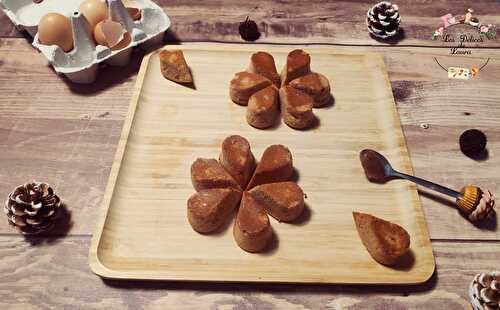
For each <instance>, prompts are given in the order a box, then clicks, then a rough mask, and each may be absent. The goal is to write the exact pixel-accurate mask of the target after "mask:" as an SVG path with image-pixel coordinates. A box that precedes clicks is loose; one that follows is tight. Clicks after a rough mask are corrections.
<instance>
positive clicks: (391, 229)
mask: <svg viewBox="0 0 500 310" xmlns="http://www.w3.org/2000/svg"><path fill="white" fill-rule="evenodd" d="M352 215H353V217H354V222H355V224H356V229H357V230H358V234H359V237H360V239H361V241H362V242H363V245H364V246H365V248H366V250H367V251H368V253H370V255H371V257H372V258H373V259H374V260H376V261H377V262H379V263H380V264H382V265H387V266H392V265H395V264H397V263H398V262H399V261H400V259H401V258H402V257H403V256H404V255H405V254H406V252H408V249H409V248H410V235H409V234H408V232H407V231H406V230H405V229H404V228H403V227H401V226H399V225H398V224H394V223H391V222H389V221H386V220H383V219H381V218H378V217H375V216H373V215H370V214H366V213H360V212H353V213H352Z"/></svg>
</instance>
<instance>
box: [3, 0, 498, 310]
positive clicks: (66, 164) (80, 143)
mask: <svg viewBox="0 0 500 310" xmlns="http://www.w3.org/2000/svg"><path fill="white" fill-rule="evenodd" d="M155 1H156V2H157V3H160V4H161V5H162V6H163V7H164V9H165V11H166V12H167V13H168V14H169V16H170V17H171V18H172V19H173V21H174V24H173V27H172V30H173V31H171V32H169V33H168V35H167V38H166V39H167V40H170V41H178V40H183V41H192V40H207V41H227V42H230V41H234V42H241V39H240V38H239V36H238V35H237V34H236V31H237V30H236V27H237V25H238V23H239V22H240V21H241V20H243V19H244V17H246V15H250V16H251V18H253V19H255V20H256V21H257V22H258V23H259V27H260V29H261V30H262V31H263V38H262V39H261V41H260V42H276V43H290V42H296V43H307V42H315V41H318V42H324V43H331V44H350V43H351V44H357V45H385V44H382V43H379V42H377V41H374V40H372V39H370V37H369V36H368V34H367V32H366V31H365V28H364V21H363V18H362V16H363V15H364V14H365V12H366V10H367V9H368V7H369V6H371V5H372V4H373V2H370V1H366V0H363V1H319V0H318V1H317V2H314V3H312V5H307V7H305V6H304V5H303V3H299V4H297V2H296V1H280V2H279V3H274V2H273V1H270V0H269V1H258V2H257V4H256V5H254V3H255V2H241V1H236V0H232V1H225V2H224V5H222V6H221V3H222V2H220V1H203V2H199V1H190V2H186V1H173V0H172V1H164V0H161V1H157V0H155ZM397 3H398V4H399V5H400V7H401V8H402V17H403V25H402V26H403V28H404V29H405V34H406V38H405V39H404V40H402V41H400V42H397V44H399V45H416V46H429V45H433V44H434V45H437V44H438V42H432V41H430V40H428V36H430V34H431V33H432V31H433V30H434V29H435V24H436V21H437V20H438V19H439V16H441V15H443V14H445V13H448V12H453V13H455V12H462V11H465V9H466V8H467V7H468V6H470V5H473V8H474V9H475V10H476V12H477V14H478V15H479V17H480V19H481V21H491V22H492V23H496V24H498V23H499V22H498V20H499V17H498V16H499V15H500V7H499V5H498V1H495V0H485V1H476V2H474V3H471V2H470V1H462V0H457V1H451V0H438V1H424V2H421V1H418V2H415V1H411V0H406V1H398V2H397ZM312 31H314V33H312ZM0 37H4V38H8V37H12V38H19V37H21V34H20V33H18V32H16V31H15V30H14V29H13V27H12V24H11V23H10V21H9V20H8V19H7V18H6V16H5V15H3V13H1V12H0ZM488 43H489V44H490V46H495V47H497V46H498V39H497V40H495V41H493V42H492V41H490V42H488ZM369 50H379V48H370V49H369ZM379 51H380V52H382V53H384V55H385V59H386V63H387V66H388V67H389V75H390V78H391V83H392V88H393V92H394V96H395V99H396V103H397V106H398V110H399V112H400V117H401V121H402V125H403V129H404V132H405V136H406V138H407V143H408V147H409V150H410V154H411V158H412V163H413V167H414V170H415V172H416V173H417V174H419V175H421V176H423V177H427V178H429V179H433V180H436V181H440V182H445V183H447V184H448V185H450V186H452V185H453V186H460V185H461V183H462V181H471V182H473V183H477V184H480V185H483V186H486V187H489V188H493V189H494V191H495V192H496V193H498V192H500V191H499V186H500V185H499V184H500V181H499V179H498V173H496V172H495V171H497V170H495V169H497V168H498V167H499V165H498V157H497V156H496V154H498V152H499V149H498V148H499V147H498V145H499V143H498V141H499V126H500V125H499V124H498V122H497V120H498V119H499V116H498V113H499V109H497V108H496V107H497V103H498V98H499V94H498V92H499V89H498V87H496V85H497V83H498V80H497V76H498V75H499V72H500V66H499V65H498V63H499V62H500V61H499V58H500V55H499V54H498V52H497V51H491V50H486V51H483V50H481V51H479V50H474V54H476V53H483V54H478V55H480V56H481V57H487V56H488V55H491V57H493V61H492V62H491V63H490V64H489V65H488V68H487V69H486V70H485V71H484V72H482V73H481V74H480V77H479V78H478V80H477V81H474V82H472V81H468V82H460V81H451V80H448V79H447V78H446V76H444V75H443V74H444V71H442V72H440V71H439V70H440V69H439V68H436V66H435V64H434V63H433V60H432V57H430V56H428V55H429V54H434V55H440V56H445V55H446V54H449V51H448V50H447V49H432V50H428V49H422V48H408V49H400V48H394V46H390V47H389V46H387V45H386V46H385V48H381V50H379ZM139 58H140V57H136V58H135V59H139ZM439 59H440V60H442V59H444V60H447V59H449V60H453V61H454V60H455V59H452V58H446V57H445V58H441V57H440V58H439ZM139 64H140V62H139V61H135V62H133V66H132V67H130V68H126V69H116V68H112V69H108V70H107V71H106V72H105V73H104V75H103V74H102V73H101V75H100V77H99V83H100V86H99V87H95V86H90V87H89V86H77V87H72V86H71V85H70V84H68V83H66V82H65V81H64V80H61V79H60V78H59V77H57V76H56V75H55V74H54V73H53V71H52V70H51V69H50V68H49V67H47V66H46V60H45V59H44V58H43V56H42V55H40V54H37V53H36V51H34V50H33V49H32V47H31V45H30V44H29V42H27V41H26V40H25V39H0V94H2V96H0V195H3V196H5V195H7V193H8V192H9V191H10V190H11V189H12V188H11V187H12V186H13V184H17V183H22V182H25V181H27V180H29V179H33V178H36V179H40V178H43V179H44V180H48V181H50V182H52V183H54V182H55V186H56V188H57V189H58V192H59V193H60V194H61V196H63V198H64V199H65V201H66V202H67V203H68V204H69V209H70V211H71V212H72V216H73V219H74V222H73V225H72V226H71V228H70V229H69V231H66V232H63V233H70V234H71V235H72V237H71V236H69V237H67V238H64V239H63V238H58V239H55V240H54V241H53V242H51V243H50V244H49V243H44V245H38V246H31V245H29V244H28V243H26V242H25V241H23V240H22V237H20V236H18V235H11V234H14V231H12V230H10V228H9V227H7V226H6V225H5V222H4V221H0V244H2V245H0V255H1V257H2V260H1V263H0V270H1V271H2V272H1V274H2V281H0V308H8V309H40V308H47V307H50V306H52V307H55V308H71V309H89V308H90V309H102V308H106V309H122V308H125V307H129V308H134V309H136V308H146V309H155V308H171V307H174V308H179V305H186V308H196V309H200V308H205V305H208V307H211V308H218V309H233V308H234V309H250V308H252V309H253V308H257V306H258V308H261V309H270V308H286V309H304V308H305V309H307V308H310V309H326V308H328V309H346V308H348V309H365V308H367V307H372V308H381V309H405V308H415V309H462V308H465V309H469V308H470V306H468V304H467V297H466V288H465V287H466V285H467V283H468V282H469V281H470V279H471V277H472V276H473V275H474V274H475V273H476V272H479V271H489V270H491V269H492V268H493V267H494V266H497V265H498V248H499V247H498V244H497V243H498V242H494V241H489V242H487V241H482V242H478V241H475V242H465V243H464V242H459V241H457V239H469V238H470V239H498V237H499V233H498V229H497V228H496V226H493V227H486V228H487V229H485V228H482V229H481V228H476V227H474V226H472V225H471V224H469V223H468V222H466V221H464V220H463V219H462V218H461V217H460V215H458V214H457V212H456V211H455V210H453V209H452V208H444V207H443V206H444V205H443V203H441V202H436V201H434V200H432V199H429V198H426V197H425V196H422V195H421V199H422V203H423V206H424V212H425V214H426V220H427V223H428V225H429V229H430V233H431V236H432V237H433V238H434V239H435V240H438V239H448V240H450V241H452V243H448V242H441V241H433V247H434V252H435V255H436V258H437V275H438V276H437V277H436V278H435V279H433V280H431V281H430V282H429V283H427V284H426V285H424V286H419V287H407V288H399V289H394V288H383V287H382V288H380V287H355V288H352V287H346V286H338V287H331V286H319V287H316V286H314V287H312V288H311V287H309V286H307V287H295V286H282V287H275V286H250V288H249V287H241V286H238V287H235V286H234V285H230V286H229V287H227V286H224V285H206V284H179V283H162V284H158V283H129V284H128V285H123V284H122V285H120V286H118V284H117V283H108V285H106V284H104V283H103V282H102V281H101V280H100V279H99V278H97V277H96V276H94V275H93V274H91V273H90V272H89V270H88V267H87V253H88V247H89V244H90V240H89V237H88V236H89V235H90V233H91V232H92V230H93V226H94V222H93V221H94V219H95V216H96V214H97V212H98V209H99V207H100V200H101V199H102V194H103V191H104V184H105V182H106V179H107V175H108V173H109V169H110V165H111V162H112V159H113V153H114V148H115V147H116V142H117V141H118V136H119V133H120V130H121V125H122V120H123V118H124V116H125V113H126V110H127V106H128V102H129V98H130V95H131V93H132V87H133V85H134V81H135V74H136V72H137V68H138V66H139ZM471 82H472V83H471ZM89 120H91V121H90V122H89ZM87 123H89V125H90V126H91V128H94V129H95V130H92V131H88V130H80V129H81V128H84V129H85V126H84V124H87ZM422 124H430V127H429V128H428V129H424V128H422V127H420V126H421V125H422ZM469 127H479V128H480V129H482V130H483V131H485V132H486V133H487V134H488V138H489V148H490V157H489V159H488V160H486V161H481V162H476V161H472V160H470V159H467V158H465V157H464V156H463V155H461V153H460V152H459V151H458V149H457V145H456V137H457V136H458V134H459V133H460V132H461V131H462V130H463V129H466V128H469ZM32 128H34V129H35V130H33V129H32ZM72 130H78V132H71V131H72ZM39 132H42V134H40V133H39ZM59 134H61V136H62V137H63V138H60V137H59V136H58V135H59ZM28 136H34V137H36V138H31V139H30V140H28V141H29V142H30V143H29V144H23V143H13V142H12V141H11V140H10V139H12V138H14V139H17V141H18V142H19V141H20V140H22V139H28V138H27V137H28ZM454 137H455V138H454ZM61 140H64V141H61ZM108 140H109V142H107V141H108ZM9 141H11V142H9ZM65 142H67V145H68V147H67V148H69V149H70V150H71V149H74V150H78V152H77V153H74V154H73V156H69V157H68V158H62V157H61V156H60V155H59V154H58V153H59V152H63V154H66V155H70V154H72V152H71V151H67V150H66V148H64V146H63V144H64V143H65ZM52 145H56V146H57V147H56V148H55V149H54V150H52V149H51V148H50V146H52ZM87 148H89V152H87V151H86V149H87ZM90 150H92V151H91V152H90ZM64 152H65V153H64ZM38 153H40V154H41V155H40V156H41V158H39V157H38ZM80 153H82V154H84V155H82V157H79V155H75V154H80ZM436 155H439V161H436V157H437V156H436ZM92 160H96V161H97V163H90V161H92ZM450 162H452V163H453V164H457V165H459V166H463V168H462V169H460V168H458V166H457V168H455V171H456V172H458V177H455V176H454V175H452V176H450V174H449V173H448V170H449V169H450V167H452V166H450ZM429 163H432V164H431V165H429ZM11 166H15V167H16V169H12V168H10V167H11ZM59 167H60V168H59ZM96 171H98V172H96ZM92 174H93V175H92ZM96 175H98V176H96ZM478 175H479V176H478ZM66 176H69V177H70V178H71V181H70V182H65V180H66ZM101 179H102V181H101ZM101 182H102V183H101ZM87 197H90V198H89V199H87ZM75 202H76V203H75ZM4 275H5V276H4ZM4 279H6V280H4ZM75 283H78V284H81V285H78V286H76V285H75ZM124 286H125V288H124ZM4 305H7V307H4Z"/></svg>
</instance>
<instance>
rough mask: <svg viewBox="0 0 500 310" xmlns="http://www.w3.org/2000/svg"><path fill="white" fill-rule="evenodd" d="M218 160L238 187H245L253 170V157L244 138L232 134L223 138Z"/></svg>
mask: <svg viewBox="0 0 500 310" xmlns="http://www.w3.org/2000/svg"><path fill="white" fill-rule="evenodd" d="M219 162H220V163H221V165H222V166H223V167H224V169H226V171H227V172H229V174H230V175H231V176H232V177H233V179H235V180H236V182H238V184H239V186H240V188H246V187H247V184H248V181H250V178H251V177H252V174H253V171H254V170H255V158H254V156H253V154H252V151H251V150H250V144H249V143H248V141H247V140H246V139H245V138H243V137H242V136H237V135H234V136H229V137H227V138H226V139H224V141H223V142H222V151H221V154H220V156H219Z"/></svg>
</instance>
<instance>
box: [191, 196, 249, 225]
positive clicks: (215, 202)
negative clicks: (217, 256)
mask: <svg viewBox="0 0 500 310" xmlns="http://www.w3.org/2000/svg"><path fill="white" fill-rule="evenodd" d="M240 199H241V192H240V191H238V190H235V189H233V188H213V189H204V190H201V191H199V192H197V193H195V194H193V195H192V196H191V197H190V198H189V200H188V202H187V215H188V221H189V224H191V227H193V229H194V230H196V231H197V232H200V233H209V232H212V231H214V230H216V229H217V228H219V227H220V226H221V225H222V224H223V223H224V222H226V221H228V220H229V218H230V215H231V213H232V212H233V211H234V209H235V208H236V206H238V203H239V202H240Z"/></svg>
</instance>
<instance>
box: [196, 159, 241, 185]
mask: <svg viewBox="0 0 500 310" xmlns="http://www.w3.org/2000/svg"><path fill="white" fill-rule="evenodd" d="M191 181H192V182H193V187H194V188H195V189H196V191H201V190H203V189H210V188H228V187H231V188H234V189H237V190H240V186H239V185H238V183H236V181H235V180H234V179H233V178H232V177H231V175H230V174H229V173H228V172H227V171H226V170H225V169H224V167H222V165H221V164H220V163H219V162H218V161H217V160H215V159H206V158H198V159H196V160H195V162H194V163H193V164H192V165H191Z"/></svg>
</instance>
